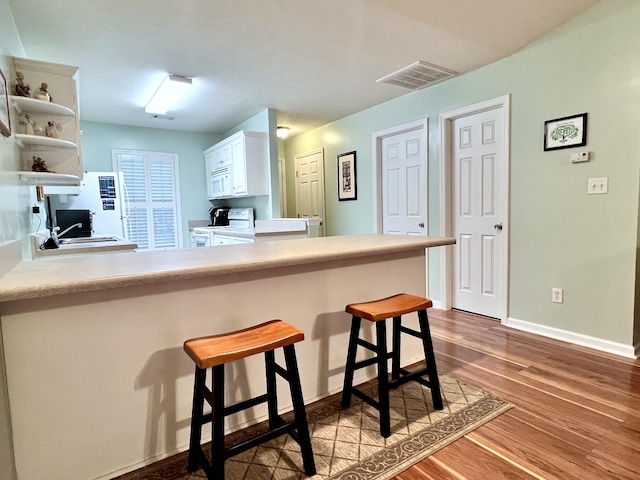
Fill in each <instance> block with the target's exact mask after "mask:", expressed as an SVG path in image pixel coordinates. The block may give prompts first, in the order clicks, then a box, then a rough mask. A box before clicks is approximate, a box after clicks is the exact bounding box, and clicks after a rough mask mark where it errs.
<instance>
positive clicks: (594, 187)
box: [587, 177, 609, 195]
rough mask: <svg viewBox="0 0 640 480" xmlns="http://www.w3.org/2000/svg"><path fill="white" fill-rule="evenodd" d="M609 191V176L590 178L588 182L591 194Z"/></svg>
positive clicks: (588, 191) (588, 190) (588, 189)
mask: <svg viewBox="0 0 640 480" xmlns="http://www.w3.org/2000/svg"><path fill="white" fill-rule="evenodd" d="M608 192H609V177H598V178H590V179H589V182H588V184H587V193H588V194H589V195H601V194H604V193H608Z"/></svg>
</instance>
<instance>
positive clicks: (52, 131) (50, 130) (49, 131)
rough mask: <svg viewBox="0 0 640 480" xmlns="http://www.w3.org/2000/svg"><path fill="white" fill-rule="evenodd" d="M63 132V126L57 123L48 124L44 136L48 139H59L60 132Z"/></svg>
mask: <svg viewBox="0 0 640 480" xmlns="http://www.w3.org/2000/svg"><path fill="white" fill-rule="evenodd" d="M61 131H62V125H60V124H59V123H56V122H47V126H46V127H44V134H45V136H47V137H51V138H58V132H61Z"/></svg>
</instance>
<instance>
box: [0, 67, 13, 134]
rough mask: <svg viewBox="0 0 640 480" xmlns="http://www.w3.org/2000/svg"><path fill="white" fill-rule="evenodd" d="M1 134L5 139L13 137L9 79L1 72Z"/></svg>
mask: <svg viewBox="0 0 640 480" xmlns="http://www.w3.org/2000/svg"><path fill="white" fill-rule="evenodd" d="M0 133H2V135H4V136H5V137H10V136H11V119H10V118H9V92H8V91H7V79H6V78H4V74H3V73H2V70H0Z"/></svg>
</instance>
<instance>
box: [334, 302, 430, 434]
mask: <svg viewBox="0 0 640 480" xmlns="http://www.w3.org/2000/svg"><path fill="white" fill-rule="evenodd" d="M432 306H433V302H432V301H431V300H429V299H428V298H424V297H418V296H416V295H409V294H406V293H400V294H397V295H393V296H391V297H387V298H383V299H381V300H374V301H371V302H365V303H352V304H349V305H347V306H346V308H345V311H346V312H347V313H350V314H351V315H352V320H351V333H350V336H349V347H348V351H347V364H346V368H345V376H344V388H343V390H342V406H343V407H344V408H348V407H349V405H350V404H351V395H352V394H353V395H355V396H357V397H358V398H360V399H361V400H363V401H364V402H366V403H368V404H369V405H371V406H372V407H374V408H376V409H377V410H378V411H379V412H380V434H381V435H382V436H383V437H385V438H386V437H389V436H390V435H391V417H390V411H389V409H390V407H389V390H390V389H392V388H396V387H398V386H400V385H402V384H404V383H406V382H409V381H416V382H418V383H420V384H422V385H424V386H426V387H429V388H430V389H431V397H432V400H433V406H434V408H435V409H436V410H442V408H443V404H442V395H441V393H440V382H439V380H438V371H437V369H436V359H435V355H434V352H433V343H432V341H431V331H430V329H429V320H428V317H427V308H431V307H432ZM412 312H417V313H418V321H419V324H420V331H416V330H413V329H410V328H408V327H403V326H402V315H406V314H408V313H412ZM388 318H393V334H392V336H393V338H392V342H393V346H392V351H391V353H389V352H388V350H387V327H386V320H387V319H388ZM362 319H364V320H368V321H370V322H373V323H375V325H376V344H375V345H374V344H372V343H370V342H367V341H365V340H363V339H361V338H360V325H361V321H362ZM402 333H405V334H408V335H411V336H414V337H417V338H420V339H421V340H422V347H423V350H424V355H425V361H426V367H425V368H422V369H419V370H417V371H414V372H409V371H407V370H406V369H404V368H401V367H400V343H401V342H400V340H401V334H402ZM358 346H362V347H364V348H366V349H368V350H370V351H372V352H374V353H375V356H374V357H371V358H368V359H366V360H362V361H360V362H356V353H357V348H358ZM388 359H391V380H389V379H388V368H387V361H388ZM373 364H377V366H378V400H377V401H376V400H375V399H374V398H372V397H370V396H369V395H367V394H365V393H363V392H362V391H360V390H358V389H357V388H355V387H354V386H353V375H354V372H355V371H356V370H358V369H360V368H364V367H367V366H369V365H373ZM424 375H427V376H428V380H425V379H424V378H422V377H423V376H424Z"/></svg>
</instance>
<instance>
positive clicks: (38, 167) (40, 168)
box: [31, 157, 56, 173]
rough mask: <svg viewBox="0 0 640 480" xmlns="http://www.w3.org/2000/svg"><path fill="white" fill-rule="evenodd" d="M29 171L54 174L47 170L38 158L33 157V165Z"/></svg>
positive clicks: (45, 165)
mask: <svg viewBox="0 0 640 480" xmlns="http://www.w3.org/2000/svg"><path fill="white" fill-rule="evenodd" d="M31 171H33V172H47V173H56V172H54V171H53V170H49V167H47V164H46V162H45V161H44V160H43V159H42V158H40V157H33V165H31Z"/></svg>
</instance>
